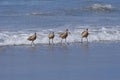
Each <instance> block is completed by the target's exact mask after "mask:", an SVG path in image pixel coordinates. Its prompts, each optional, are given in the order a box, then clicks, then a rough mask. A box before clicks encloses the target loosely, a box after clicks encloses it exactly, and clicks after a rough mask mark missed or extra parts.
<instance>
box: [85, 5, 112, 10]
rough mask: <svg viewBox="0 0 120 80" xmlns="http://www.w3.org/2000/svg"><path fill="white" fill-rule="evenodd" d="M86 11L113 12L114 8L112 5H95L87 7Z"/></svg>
mask: <svg viewBox="0 0 120 80" xmlns="http://www.w3.org/2000/svg"><path fill="white" fill-rule="evenodd" d="M85 10H94V11H112V10H113V6H112V5H111V4H93V5H91V6H89V7H86V8H85Z"/></svg>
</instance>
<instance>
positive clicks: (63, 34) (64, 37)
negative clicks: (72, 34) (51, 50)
mask: <svg viewBox="0 0 120 80" xmlns="http://www.w3.org/2000/svg"><path fill="white" fill-rule="evenodd" d="M68 33H69V32H68V29H66V31H65V32H63V33H60V35H59V37H60V38H61V39H62V40H63V39H65V42H66V38H67V37H68ZM62 40H61V43H62Z"/></svg>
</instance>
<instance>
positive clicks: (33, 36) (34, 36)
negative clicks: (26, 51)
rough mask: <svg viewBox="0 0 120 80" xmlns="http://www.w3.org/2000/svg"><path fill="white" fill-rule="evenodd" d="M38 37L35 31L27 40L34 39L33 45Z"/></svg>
mask: <svg viewBox="0 0 120 80" xmlns="http://www.w3.org/2000/svg"><path fill="white" fill-rule="evenodd" d="M36 38H37V35H36V33H34V34H33V35H32V36H29V37H28V39H27V40H29V41H32V42H31V45H32V44H34V40H36Z"/></svg>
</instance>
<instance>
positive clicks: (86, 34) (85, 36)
mask: <svg viewBox="0 0 120 80" xmlns="http://www.w3.org/2000/svg"><path fill="white" fill-rule="evenodd" d="M88 35H89V33H88V29H86V30H85V31H83V32H82V34H81V36H82V39H81V42H82V41H83V38H86V39H87V42H88V38H87V37H88Z"/></svg>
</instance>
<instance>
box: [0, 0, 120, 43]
mask: <svg viewBox="0 0 120 80" xmlns="http://www.w3.org/2000/svg"><path fill="white" fill-rule="evenodd" d="M119 4H120V1H118V0H69V1H68V0H19V1H18V0H0V45H14V44H15V45H19V44H29V42H28V41H27V38H28V36H30V35H32V34H33V33H34V32H37V34H38V35H37V36H38V39H37V40H36V43H45V44H47V43H48V38H47V36H48V34H49V32H50V31H54V32H55V34H56V36H55V43H59V42H60V41H59V37H58V34H57V33H59V32H63V31H64V30H65V29H66V28H68V29H69V31H70V32H71V34H72V35H71V36H70V37H69V38H68V40H69V42H79V41H80V38H81V36H80V35H81V32H82V31H83V30H84V28H88V29H89V33H90V37H89V41H120V34H119V33H120V5H119Z"/></svg>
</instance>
